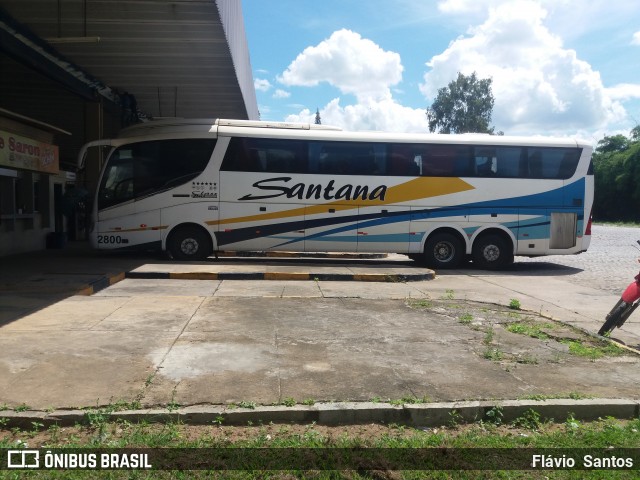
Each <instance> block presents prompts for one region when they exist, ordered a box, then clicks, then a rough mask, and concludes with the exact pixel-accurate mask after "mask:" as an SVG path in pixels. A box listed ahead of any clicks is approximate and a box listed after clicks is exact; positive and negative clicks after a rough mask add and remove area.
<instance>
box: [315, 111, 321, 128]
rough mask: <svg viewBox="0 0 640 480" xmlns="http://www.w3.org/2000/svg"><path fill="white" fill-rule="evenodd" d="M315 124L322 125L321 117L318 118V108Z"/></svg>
mask: <svg viewBox="0 0 640 480" xmlns="http://www.w3.org/2000/svg"><path fill="white" fill-rule="evenodd" d="M316 125H322V119H321V118H320V109H318V108H316Z"/></svg>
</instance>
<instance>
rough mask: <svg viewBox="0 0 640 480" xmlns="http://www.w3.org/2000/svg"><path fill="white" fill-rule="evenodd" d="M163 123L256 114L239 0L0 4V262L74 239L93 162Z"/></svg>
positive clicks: (92, 181)
mask: <svg viewBox="0 0 640 480" xmlns="http://www.w3.org/2000/svg"><path fill="white" fill-rule="evenodd" d="M163 117H181V118H237V119H248V120H257V119H258V117H259V113H258V106H257V102H256V96H255V89H254V85H253V77H252V72H251V65H250V61H249V52H248V47H247V41H246V35H245V29H244V22H243V17H242V6H241V1H240V0H197V1H194V0H0V256H2V255H8V254H13V253H18V252H25V251H33V250H40V249H44V248H47V247H49V248H59V247H61V246H64V243H65V242H66V241H67V240H68V239H70V240H82V239H83V234H84V219H83V218H82V216H83V210H82V208H81V207H82V201H83V199H84V198H85V197H86V193H87V192H93V191H94V189H95V186H96V183H97V180H98V174H99V172H100V168H101V166H102V162H103V161H104V159H103V158H100V155H101V153H100V152H95V153H94V155H95V157H93V158H89V159H88V161H87V168H86V170H84V171H82V172H78V171H77V169H76V161H77V158H76V157H77V154H78V152H79V150H80V147H81V146H82V145H83V144H84V143H86V142H88V141H91V140H98V139H101V138H109V137H113V136H114V135H115V134H116V133H117V132H118V131H119V130H120V129H121V128H124V127H126V126H129V125H132V124H134V123H139V122H144V121H147V120H151V119H158V118H163Z"/></svg>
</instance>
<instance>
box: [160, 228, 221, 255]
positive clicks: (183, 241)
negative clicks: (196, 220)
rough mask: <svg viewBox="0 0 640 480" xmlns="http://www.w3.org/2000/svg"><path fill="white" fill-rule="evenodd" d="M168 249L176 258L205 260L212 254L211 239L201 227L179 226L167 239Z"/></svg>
mask: <svg viewBox="0 0 640 480" xmlns="http://www.w3.org/2000/svg"><path fill="white" fill-rule="evenodd" d="M167 249H168V250H169V252H170V253H171V256H172V257H173V258H174V259H175V260H204V259H205V258H207V257H208V256H209V255H210V254H211V240H210V239H209V238H208V237H207V233H206V232H205V231H204V230H203V229H202V228H199V227H194V226H185V227H179V228H178V229H177V230H175V231H174V232H172V233H171V236H170V237H169V240H167Z"/></svg>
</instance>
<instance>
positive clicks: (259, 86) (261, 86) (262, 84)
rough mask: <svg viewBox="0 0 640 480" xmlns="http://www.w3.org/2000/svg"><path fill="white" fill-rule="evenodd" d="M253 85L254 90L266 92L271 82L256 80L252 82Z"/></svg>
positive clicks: (261, 79) (262, 79)
mask: <svg viewBox="0 0 640 480" xmlns="http://www.w3.org/2000/svg"><path fill="white" fill-rule="evenodd" d="M253 85H254V86H255V88H256V90H259V91H260V92H266V91H268V90H269V89H270V88H271V82H269V80H267V79H264V78H256V79H255V80H254V81H253Z"/></svg>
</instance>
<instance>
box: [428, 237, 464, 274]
mask: <svg viewBox="0 0 640 480" xmlns="http://www.w3.org/2000/svg"><path fill="white" fill-rule="evenodd" d="M463 258H464V250H463V246H462V242H461V241H460V239H459V238H458V237H457V236H456V235H454V234H452V233H446V232H443V233H435V234H433V235H431V236H430V237H429V239H428V240H427V243H426V244H425V246H424V262H425V263H426V265H427V266H428V267H433V268H456V267H457V266H458V265H460V263H461V262H462V259H463Z"/></svg>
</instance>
